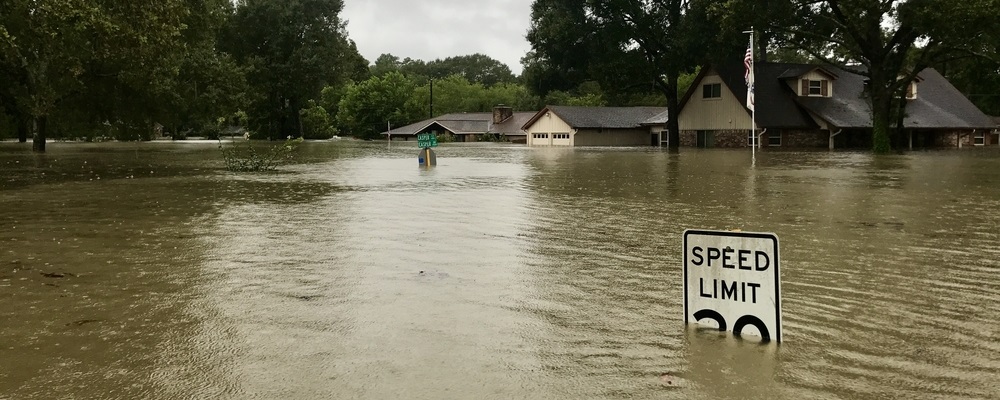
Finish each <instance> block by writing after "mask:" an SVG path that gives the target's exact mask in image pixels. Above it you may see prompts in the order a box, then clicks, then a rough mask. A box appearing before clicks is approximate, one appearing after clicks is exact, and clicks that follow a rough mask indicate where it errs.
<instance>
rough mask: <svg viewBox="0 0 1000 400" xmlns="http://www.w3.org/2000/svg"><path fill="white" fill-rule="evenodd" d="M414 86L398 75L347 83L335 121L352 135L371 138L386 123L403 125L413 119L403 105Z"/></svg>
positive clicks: (376, 134)
mask: <svg viewBox="0 0 1000 400" xmlns="http://www.w3.org/2000/svg"><path fill="white" fill-rule="evenodd" d="M413 92H414V84H413V82H412V81H410V80H409V79H407V78H406V77H405V76H403V74H401V73H399V72H390V73H388V74H386V75H385V76H382V77H379V76H373V77H371V78H368V79H367V80H365V81H362V82H359V83H356V84H350V85H348V86H347V89H346V91H345V93H344V96H343V98H341V100H340V105H339V111H338V112H337V121H338V123H339V124H340V126H342V127H343V128H344V129H345V130H346V131H347V132H348V133H350V134H351V135H353V136H356V137H360V138H365V139H374V138H377V137H378V134H379V132H382V131H383V130H384V128H385V126H386V124H387V123H388V124H391V125H392V126H402V125H404V124H406V123H409V122H410V121H412V120H414V119H415V118H414V116H413V115H411V114H410V113H409V112H408V111H407V107H406V102H407V100H408V99H409V98H410V96H411V95H412V94H413Z"/></svg>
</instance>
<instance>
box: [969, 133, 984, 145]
mask: <svg viewBox="0 0 1000 400" xmlns="http://www.w3.org/2000/svg"><path fill="white" fill-rule="evenodd" d="M972 144H974V145H976V146H984V145H986V132H976V134H975V135H973V136H972Z"/></svg>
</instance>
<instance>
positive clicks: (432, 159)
mask: <svg viewBox="0 0 1000 400" xmlns="http://www.w3.org/2000/svg"><path fill="white" fill-rule="evenodd" d="M417 162H419V163H420V165H423V166H425V167H433V166H435V165H437V164H438V160H437V154H434V150H431V149H430V148H424V149H420V153H419V154H417Z"/></svg>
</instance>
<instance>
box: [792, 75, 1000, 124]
mask: <svg viewBox="0 0 1000 400" xmlns="http://www.w3.org/2000/svg"><path fill="white" fill-rule="evenodd" d="M842 77H843V78H842V79H838V80H837V81H834V82H833V94H834V96H835V97H833V98H822V97H796V98H795V100H796V101H797V102H798V103H799V104H801V105H802V106H803V107H804V108H806V109H807V110H809V111H811V112H813V113H814V114H816V115H817V116H818V117H819V118H822V119H823V120H825V121H827V122H829V123H830V124H831V125H833V126H836V127H838V128H871V127H872V120H871V107H870V106H869V102H868V99H867V98H866V97H865V95H864V93H863V90H864V86H865V79H866V78H865V77H863V76H861V75H856V74H851V73H844V74H842ZM918 78H920V79H918V82H919V84H918V85H917V98H916V99H912V100H907V102H906V116H905V117H904V118H903V126H904V127H905V128H912V129H921V128H923V129H974V128H990V127H994V126H996V125H993V122H992V121H991V120H990V119H989V117H987V116H986V114H983V112H982V111H980V110H979V108H977V107H976V106H975V105H974V104H972V102H971V101H969V99H967V98H966V97H965V96H964V95H962V93H961V92H959V91H958V89H956V88H955V87H954V86H952V84H951V83H950V82H948V80H947V79H945V78H944V76H942V75H941V74H940V73H938V72H937V71H936V70H935V69H933V68H927V69H925V70H923V71H920V73H919V74H918Z"/></svg>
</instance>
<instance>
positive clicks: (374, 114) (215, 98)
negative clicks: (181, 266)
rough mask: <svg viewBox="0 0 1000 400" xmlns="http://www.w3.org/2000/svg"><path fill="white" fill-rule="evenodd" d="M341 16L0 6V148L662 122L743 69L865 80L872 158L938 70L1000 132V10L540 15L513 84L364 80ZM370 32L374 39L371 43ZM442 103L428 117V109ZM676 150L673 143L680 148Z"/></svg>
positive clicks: (461, 79)
mask: <svg viewBox="0 0 1000 400" xmlns="http://www.w3.org/2000/svg"><path fill="white" fill-rule="evenodd" d="M342 9H343V1H342V0H238V1H236V2H233V1H231V0H161V1H157V2H135V1H131V0H47V1H37V0H0V81H2V82H4V84H3V85H0V139H2V138H5V137H6V138H10V137H18V138H19V139H20V140H21V141H26V140H27V139H28V138H33V142H34V148H35V149H36V150H40V151H44V145H45V139H46V138H64V139H84V140H95V139H98V138H113V139H118V140H143V139H148V138H150V137H152V136H153V135H156V134H165V135H169V136H172V137H175V138H182V137H184V136H189V135H197V136H205V137H217V136H219V135H224V134H227V133H231V132H227V131H226V129H228V128H230V127H245V128H247V129H248V130H249V132H250V133H251V134H252V136H253V137H255V138H260V139H265V138H266V139H279V138H285V137H288V136H292V137H305V138H326V137H331V136H333V135H353V136H357V137H363V138H374V137H378V134H379V133H380V132H382V131H384V130H385V129H387V128H389V127H398V126H401V125H404V124H408V123H412V122H415V121H419V120H421V119H424V118H427V117H428V116H429V115H431V114H432V113H433V114H434V115H440V114H444V113H450V112H478V111H489V110H490V109H491V108H492V107H493V106H495V105H497V104H506V105H509V106H512V107H514V108H515V109H517V110H525V111H527V110H537V109H540V108H541V107H543V106H544V105H548V104H558V105H594V106H602V105H607V106H627V105H665V106H667V107H668V108H669V109H670V113H671V115H670V124H671V125H673V126H670V127H669V128H670V131H671V133H672V134H675V135H676V134H677V132H678V130H677V126H676V123H677V122H676V121H677V115H676V113H677V111H678V110H677V105H678V102H679V98H680V97H681V96H682V95H683V94H684V92H685V91H686V90H687V88H688V86H689V85H691V83H692V81H693V79H694V77H695V75H696V73H697V71H698V68H699V67H701V66H703V65H708V64H711V63H715V62H732V61H733V60H737V61H738V60H739V58H740V57H741V56H742V54H743V52H744V51H745V48H746V46H747V38H746V36H745V35H743V34H742V31H744V30H746V29H749V27H750V26H754V27H756V31H757V32H758V35H757V41H756V43H754V47H755V49H756V54H757V58H758V60H772V61H810V62H812V61H824V62H831V63H835V64H838V65H854V64H859V65H861V68H856V69H855V70H854V72H856V73H859V74H862V75H865V76H866V78H867V79H868V81H869V92H868V94H869V97H870V100H871V104H872V114H873V117H874V121H875V136H876V140H875V146H876V150H877V151H887V150H888V148H889V147H890V145H891V141H892V139H893V135H894V132H896V131H897V130H898V127H899V126H898V125H899V123H901V121H902V118H901V115H902V108H901V104H902V102H901V101H900V99H901V98H902V96H903V95H904V91H905V89H904V83H905V82H908V81H909V80H910V79H912V76H913V74H914V73H916V72H917V71H919V70H920V69H922V68H924V67H927V66H932V67H935V68H937V69H938V70H939V71H941V72H942V73H943V74H945V76H946V77H948V78H949V79H950V80H951V81H952V82H953V83H954V84H955V85H956V87H958V88H959V89H960V90H962V91H963V92H964V93H965V94H966V95H967V96H968V97H969V98H970V99H971V100H972V101H973V102H975V103H976V104H977V105H978V106H979V107H980V108H982V109H983V110H984V111H985V112H987V113H990V114H994V115H996V114H1000V59H998V58H1000V57H998V56H997V54H998V50H1000V48H998V46H1000V0H968V1H963V2H942V1H932V0H909V1H900V0H840V1H814V0H726V1H711V0H648V1H632V0H585V1H582V2H581V1H575V0H535V1H534V3H533V4H532V16H531V18H532V24H531V28H530V30H529V32H528V33H527V39H528V41H529V42H530V43H531V46H532V49H531V51H530V52H528V53H527V54H526V55H525V56H524V58H522V60H521V62H522V65H523V67H524V69H523V72H522V73H521V75H520V76H515V75H514V74H513V73H512V72H511V70H510V68H509V67H508V66H506V65H504V64H503V63H501V62H499V61H497V60H495V59H492V58H490V57H488V56H486V55H483V54H471V55H462V56H455V57H448V58H445V59H437V60H431V61H423V60H413V59H410V58H404V59H400V58H399V57H396V56H393V55H391V54H383V55H381V56H379V57H378V58H377V59H376V60H374V61H373V62H372V63H371V64H369V62H368V60H365V59H364V58H363V57H362V56H361V55H360V54H359V53H358V50H357V48H356V46H355V44H354V42H353V41H351V40H350V38H349V37H348V33H347V29H346V26H345V23H344V22H343V21H342V20H341V19H340V13H341V11H342ZM358 28H359V29H365V28H366V27H358ZM432 91H433V101H432V96H431V92H432ZM678 142H679V141H678V140H676V138H675V139H673V140H670V143H671V145H676V144H677V143H678Z"/></svg>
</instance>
